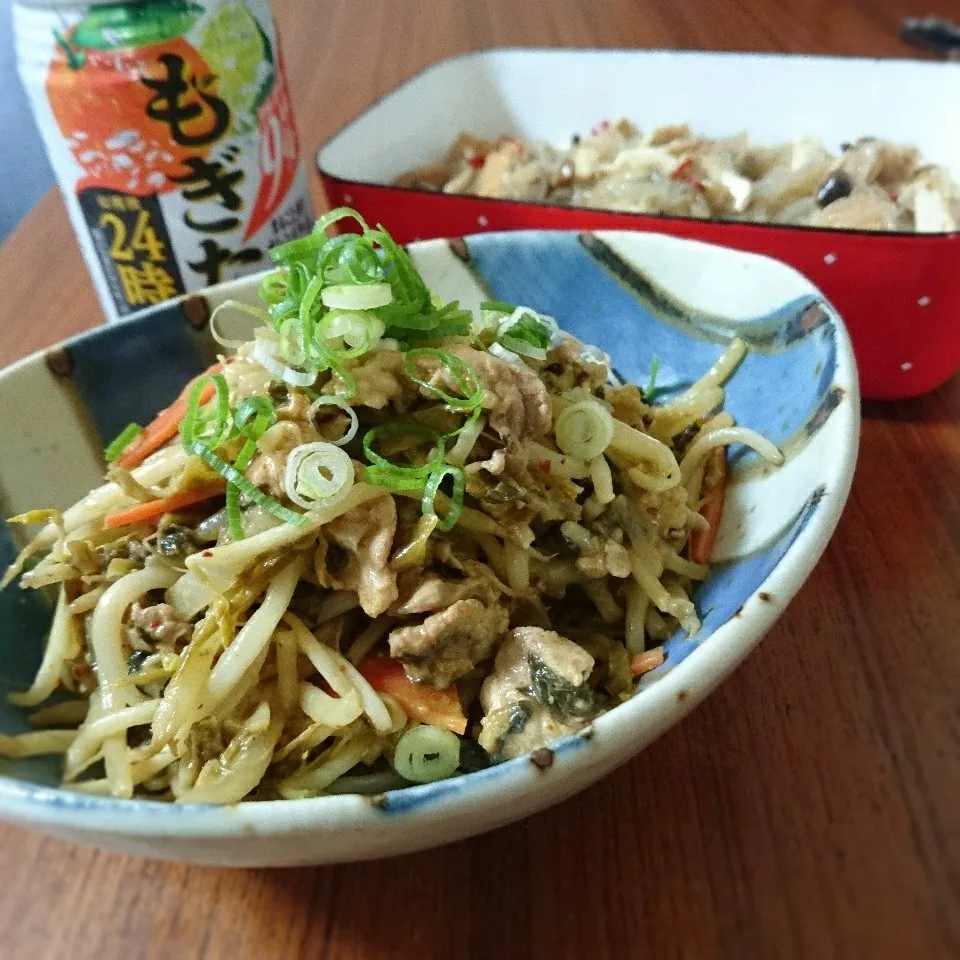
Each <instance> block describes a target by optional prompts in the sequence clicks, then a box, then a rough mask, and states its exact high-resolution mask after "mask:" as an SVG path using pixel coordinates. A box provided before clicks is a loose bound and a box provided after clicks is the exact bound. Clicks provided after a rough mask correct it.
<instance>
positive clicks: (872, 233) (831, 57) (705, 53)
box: [314, 46, 960, 240]
mask: <svg viewBox="0 0 960 960" xmlns="http://www.w3.org/2000/svg"><path fill="white" fill-rule="evenodd" d="M499 53H557V54H567V55H576V54H582V53H587V54H591V53H602V54H611V55H618V54H619V55H629V54H640V55H643V54H670V55H674V56H678V57H709V58H718V59H735V58H749V59H754V60H774V61H775V60H828V61H837V62H839V61H851V62H855V63H863V64H866V63H884V64H887V63H900V64H907V63H909V64H910V65H911V66H921V67H923V68H927V69H935V68H937V67H943V66H949V64H945V63H943V62H941V61H936V60H931V61H928V60H915V59H912V58H910V57H867V56H841V55H838V54H817V53H768V52H763V51H752V50H670V49H666V48H662V47H658V48H655V49H650V50H636V49H630V48H627V47H550V48H547V49H544V48H530V47H516V46H506V47H482V48H480V49H478V50H468V51H464V52H463V53H457V54H454V55H452V56H449V57H442V58H441V59H440V60H436V61H434V62H433V63H430V64H427V66H425V67H422V68H421V69H420V70H418V71H416V73H413V74H411V75H410V76H409V77H407V78H406V79H405V80H402V81H401V82H400V83H398V84H397V85H396V86H394V87H391V88H390V89H389V90H387V91H385V92H384V93H382V94H380V95H379V96H377V97H375V98H374V99H373V100H371V101H370V102H369V103H368V104H367V105H366V106H365V107H363V108H362V109H360V110H358V111H357V112H356V113H355V114H354V115H353V116H352V117H351V118H350V119H349V120H347V121H346V122H345V123H343V124H341V125H340V126H339V127H338V128H337V129H336V130H335V131H334V132H333V133H331V134H330V136H328V137H327V138H326V140H324V141H323V143H321V144H320V145H319V146H318V147H317V149H316V151H315V153H314V169H315V170H316V172H317V174H318V175H319V176H320V177H321V179H323V180H324V181H330V182H331V183H337V184H342V185H344V186H351V185H356V186H361V187H366V188H368V189H375V190H388V191H392V190H397V191H401V192H403V193H408V194H411V195H413V196H419V197H440V198H443V197H445V196H456V197H457V198H458V199H470V200H475V201H477V202H479V203H482V204H484V205H487V204H490V205H493V206H498V205H500V206H506V207H507V208H508V209H509V208H510V207H513V208H519V209H528V210H531V211H534V212H536V211H551V212H552V211H557V210H563V211H575V212H583V213H584V214H616V215H619V216H625V217H636V218H638V223H641V222H643V220H644V219H647V218H649V219H650V220H653V221H663V222H666V223H684V224H688V223H689V224H693V223H709V224H714V225H716V226H736V227H753V228H756V229H758V230H765V229H777V230H792V231H799V232H800V233H806V234H810V233H812V234H823V235H824V236H828V237H830V236H855V237H896V238H897V239H907V238H912V239H914V240H916V239H920V238H938V239H943V238H945V237H956V236H958V235H960V228H958V229H957V230H938V231H935V232H932V231H931V232H923V233H918V232H917V231H915V230H914V231H908V230H858V229H855V228H850V227H808V226H805V225H804V224H797V223H763V222H755V221H752V220H732V219H731V220H723V219H720V218H717V217H689V216H678V215H676V214H667V213H637V212H635V211H631V210H615V209H614V210H609V209H603V208H599V207H581V206H576V207H574V206H561V205H558V204H553V203H538V202H536V201H534V200H512V199H507V198H504V197H478V196H476V195H474V194H452V195H447V194H443V193H440V192H438V191H436V190H424V189H421V188H419V187H398V186H396V185H395V184H392V183H382V182H380V181H376V180H349V179H346V178H345V177H341V176H339V175H337V174H334V173H331V172H329V171H328V170H327V169H326V167H325V166H324V153H325V151H327V150H328V149H329V148H330V147H331V146H332V145H333V143H334V141H335V140H338V139H339V138H340V137H341V136H343V135H344V134H345V133H346V132H347V131H348V130H350V128H351V127H353V126H354V125H355V124H356V123H357V122H358V121H359V120H361V119H362V118H363V117H364V116H366V115H367V114H368V113H370V112H371V111H372V110H373V109H374V108H375V107H378V106H380V104H382V103H385V102H386V101H388V100H390V99H391V98H392V97H394V96H395V95H398V94H399V93H400V92H401V91H402V90H405V89H406V88H407V87H410V86H413V85H414V84H415V83H417V82H419V81H420V80H421V79H423V78H424V77H425V76H427V75H428V74H430V73H432V72H433V71H435V70H440V69H442V68H443V67H445V66H448V65H449V64H452V63H457V62H460V61H468V60H473V59H479V58H482V57H484V56H487V55H489V54H499ZM626 229H629V228H626ZM637 229H643V228H642V227H640V226H638V227H637Z"/></svg>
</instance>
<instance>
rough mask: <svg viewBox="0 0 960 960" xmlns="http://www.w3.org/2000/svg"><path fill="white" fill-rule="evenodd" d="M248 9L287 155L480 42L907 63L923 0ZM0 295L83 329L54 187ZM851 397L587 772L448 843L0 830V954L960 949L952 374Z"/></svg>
mask: <svg viewBox="0 0 960 960" xmlns="http://www.w3.org/2000/svg"><path fill="white" fill-rule="evenodd" d="M274 6H275V8H276V11H277V15H278V18H279V21H280V27H281V32H282V35H283V38H284V43H285V47H286V54H287V62H288V69H289V72H290V79H291V82H292V86H293V89H294V92H295V95H296V100H297V102H298V104H299V123H300V129H301V133H302V135H303V139H304V141H305V143H306V146H307V152H308V153H310V152H311V150H312V148H313V147H314V146H315V145H316V144H318V143H319V142H321V141H322V140H323V139H324V138H325V137H326V136H328V135H329V134H330V133H332V132H333V131H334V130H335V129H337V128H338V127H339V126H340V125H341V124H342V123H343V122H345V121H346V120H347V119H349V118H350V117H351V116H353V115H354V114H355V113H356V112H357V111H358V110H360V109H361V108H362V107H363V106H364V105H365V104H366V103H368V102H369V101H370V100H372V99H373V98H374V97H376V96H378V95H379V94H381V93H383V92H384V91H386V90H388V89H389V88H390V87H392V86H393V85H394V84H395V83H397V82H398V81H399V80H401V79H403V78H404V77H407V76H409V75H410V74H412V73H414V72H415V71H417V70H418V69H420V68H421V67H423V66H425V65H426V64H428V63H430V62H432V61H433V60H436V59H438V58H440V57H443V56H446V55H449V54H453V53H457V52H461V51H466V50H470V49H474V48H477V47H485V46H493V45H503V44H513V45H568V46H571V45H572V46H627V47H655V46H663V47H703V48H713V49H744V48H747V49H758V50H786V51H809V52H830V53H840V54H870V55H878V56H889V55H894V56H896V55H900V56H904V55H910V51H909V50H908V48H906V47H904V46H903V45H902V44H901V43H900V42H899V41H898V40H897V28H898V24H899V22H900V19H901V18H902V17H903V16H905V15H917V14H923V13H928V12H930V9H929V8H928V6H927V5H926V4H925V3H923V2H922V0H905V2H903V3H898V2H897V0H859V2H857V3H856V4H843V3H837V4H830V3H825V2H814V0H796V2H794V3H793V4H791V5H789V6H788V4H787V3H785V2H782V0H781V2H778V0H672V2H668V3H664V2H662V0H616V2H608V3H606V4H600V3H597V2H590V0H563V2H553V3H549V2H543V3H536V4H534V3H521V2H518V0H468V2H462V3H456V2H453V0H448V2H445V3H426V2H423V0H390V2H369V3H359V2H358V3H346V2H330V0H326V2H321V0H275V3H274ZM939 9H940V10H944V9H945V8H944V7H943V6H941V7H940V8H939ZM955 12H956V11H955ZM0 291H2V301H0V304H2V305H0V316H2V320H0V363H2V364H6V363H9V362H10V361H13V360H15V359H17V358H18V357H20V356H22V355H24V354H26V353H27V352H29V351H31V350H34V349H36V348H38V347H43V346H47V345H48V344H51V343H53V342H54V341H55V340H57V339H59V338H60V337H63V336H66V335H68V334H72V333H74V332H76V331H78V330H82V329H84V328H85V327H88V326H91V325H92V324H94V323H96V322H98V320H99V316H100V312H99V308H98V305H97V303H96V300H95V298H94V295H93V291H92V288H91V285H90V281H89V278H88V275H87V272H86V270H85V268H84V266H83V264H82V262H81V259H80V254H79V252H78V250H77V247H76V245H75V243H74V240H73V236H72V233H71V232H70V227H69V225H68V223H67V218H66V216H65V214H64V209H63V206H62V204H61V201H60V199H59V197H58V196H55V195H50V196H48V197H46V198H45V199H44V201H43V202H42V203H41V204H40V205H39V206H38V208H37V209H36V210H35V211H34V212H33V213H32V214H31V215H30V216H29V217H28V218H27V220H26V221H25V222H24V223H23V225H22V226H21V227H20V228H19V230H17V232H16V233H15V234H14V235H13V236H12V237H11V238H10V239H9V240H8V241H7V243H6V244H5V245H4V246H3V249H2V250H0ZM864 414H865V422H864V429H863V445H862V450H861V458H860V466H859V469H858V472H857V477H856V481H855V483H854V489H853V494H852V496H851V499H850V503H849V505H848V507H847V510H846V513H845V515H844V517H843V520H842V521H841V523H840V528H839V530H838V531H837V534H836V536H835V538H834V540H833V543H832V544H831V546H830V548H829V549H828V551H827V553H826V556H825V557H824V558H823V560H822V561H821V563H820V565H819V566H818V568H817V569H816V571H815V572H814V574H813V576H812V577H811V579H810V581H809V583H808V584H807V586H806V587H805V588H804V589H803V590H802V591H801V592H800V595H799V596H798V597H797V599H796V600H795V601H794V603H793V606H792V607H791V608H790V609H789V610H788V611H787V613H786V615H785V616H784V617H783V619H782V620H781V621H780V623H779V624H778V626H777V627H776V628H775V629H774V630H773V631H772V632H771V633H770V635H769V636H768V637H767V639H766V640H765V641H764V642H763V644H762V645H761V646H760V648H759V649H758V650H757V652H756V653H754V654H753V656H752V657H751V658H750V659H749V661H748V662H747V663H746V664H745V665H744V666H743V667H742V668H741V669H740V670H739V671H738V672H737V673H736V674H735V675H734V676H733V677H732V678H731V679H730V680H729V681H728V682H727V683H726V684H724V685H723V686H722V687H721V688H720V690H719V691H718V692H717V693H716V694H714V695H713V696H712V697H711V698H710V699H709V700H708V701H707V702H706V703H705V704H704V705H703V706H702V707H700V708H699V709H698V710H697V711H696V712H695V713H694V714H693V715H692V716H691V717H689V718H688V719H687V720H686V721H684V722H683V723H681V724H680V725H679V726H678V727H677V728H675V729H674V730H672V731H671V732H670V733H668V734H667V735H666V736H664V737H663V738H662V739H661V740H660V741H659V742H658V743H656V744H655V745H654V746H653V747H651V748H650V749H649V750H647V751H646V753H644V754H643V755H642V756H640V757H638V758H637V759H636V760H634V761H633V762H632V763H630V764H629V765H628V766H626V767H624V768H623V769H621V770H619V771H618V772H617V773H615V774H614V775H613V776H611V777H609V778H607V779H606V780H605V781H603V782H602V783H601V784H599V785H598V786H596V787H594V788H592V789H591V790H588V791H587V792H586V793H584V794H582V795H581V796H579V797H576V798H574V799H573V800H570V801H568V802H567V803H565V804H563V805H562V806H560V807H557V808H555V809H553V810H550V811H548V812H546V813H543V814H541V815H539V816H537V817H534V818H532V819H530V820H528V821H526V822H523V823H519V824H516V825H514V826H511V827H507V828H504V829H502V830H500V831H498V832H496V833H494V834H491V835H488V836H484V837H479V838H476V839H473V840H469V841H466V842H464V843H460V844H457V845H456V846H452V847H448V848H446V849H441V850H436V851H433V852H430V853H424V854H420V855H416V856H409V857H405V858H401V859H398V860H393V861H386V862H382V863H367V864H359V865H350V866H340V867H333V868H323V869H312V870H289V871H268V870H260V871H256V870H251V871H242V872H241V871H226V870H215V869H205V868H191V867H184V866H178V865H171V864H163V863H152V862H145V861H141V860H135V859H128V858H125V857H122V856H117V855H113V854H105V853H100V852H95V851H91V850H87V849H82V848H78V847H72V846H67V845H66V844H63V843H60V842H55V841H53V840H48V839H45V838H44V837H42V836H40V835H39V834H34V833H29V832H26V831H22V830H17V829H12V828H0V889H2V891H3V893H2V895H0V944H2V946H0V956H2V957H4V958H8V960H19V958H27V957H29V958H31V960H39V958H48V957H55V958H60V957H70V958H86V957H96V958H98V960H112V958H123V960H132V958H139V957H174V958H178V960H180V958H183V960H187V958H193V957H203V958H215V957H225V958H230V960H237V958H241V957H256V958H260V957H266V958H274V957H276V958H296V957H300V956H303V957H324V958H328V960H342V958H348V957H357V958H359V957H364V958H367V957H388V956H389V957H407V956H409V957H417V958H430V957H438V958H443V960H448V958H451V957H475V958H478V960H479V958H487V957H501V956H503V957H508V956H510V957H512V956H524V957H530V956H533V957H551V958H552V957H578V958H581V957H582V958H593V957H633V956H650V957H658V958H673V957H683V958H695V960H700V958H712V957H725V958H727V957H729V958H738V960H749V958H764V960H765V958H792V957H811V958H814V957H815V958H818V960H820V958H832V957H844V958H856V960H859V958H888V957H889V958H904V960H907V958H921V957H922V958H941V957H943V958H946V957H957V956H960V709H958V708H960V577H958V573H960V482H958V481H960V423H958V420H960V378H958V379H956V380H954V382H953V383H952V384H949V385H947V386H946V387H943V388H942V389H940V390H939V391H937V392H936V393H935V394H933V395H931V396H928V397H925V398H923V399H920V400H915V401H911V402H906V403H898V404H887V405H880V404H867V405H866V407H865V409H864Z"/></svg>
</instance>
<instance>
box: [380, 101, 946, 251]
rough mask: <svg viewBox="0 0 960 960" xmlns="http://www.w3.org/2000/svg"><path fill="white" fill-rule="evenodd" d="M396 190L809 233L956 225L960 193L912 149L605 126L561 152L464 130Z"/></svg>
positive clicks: (933, 229)
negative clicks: (832, 146)
mask: <svg viewBox="0 0 960 960" xmlns="http://www.w3.org/2000/svg"><path fill="white" fill-rule="evenodd" d="M396 185H397V186H403V187H415V188H418V189H422V190H439V191H443V192H444V193H461V194H473V195H476V196H480V197H494V198H497V199H504V200H525V201H528V202H533V203H549V204H555V205H560V206H572V207H590V208H593V209H597V210H622V211H625V212H629V213H655V214H668V215H671V216H682V217H700V218H703V219H719V220H742V221H748V222H755V223H788V224H795V225H798V226H805V227H826V228H834V229H838V228H839V229H850V230H884V231H905V232H913V231H915V232H917V233H940V232H948V231H953V230H956V229H957V224H958V223H960V187H958V186H957V184H956V183H955V182H954V180H953V179H952V178H951V176H950V174H949V172H948V171H947V170H946V169H944V168H943V167H939V166H933V165H931V164H927V163H924V161H923V160H922V158H921V156H920V151H919V150H918V149H917V148H916V147H913V146H904V145H900V144H894V143H888V142H886V141H884V140H877V139H875V138H873V137H866V138H863V139H861V140H858V141H856V143H848V144H844V145H843V149H842V150H841V152H840V154H839V155H837V156H835V155H833V154H832V153H830V151H829V150H827V148H826V147H825V146H824V145H823V144H822V143H821V142H820V141H818V140H816V139H814V138H811V137H802V138H800V139H797V140H793V141H791V142H789V143H786V144H781V145H779V146H771V147H767V146H759V145H757V144H755V143H751V141H750V139H749V138H748V137H747V135H746V134H745V133H741V134H737V135H736V136H731V137H723V138H719V139H716V138H712V137H704V136H700V135H698V134H696V133H694V132H693V131H692V130H691V129H690V127H689V126H687V125H686V124H671V125H669V126H665V127H658V128H656V129H654V130H652V131H651V132H649V133H647V134H643V133H642V132H641V131H640V130H638V129H637V128H636V127H635V126H634V125H633V124H631V123H630V122H629V121H627V120H623V119H621V120H617V121H616V122H614V123H610V122H607V121H604V122H602V123H600V124H598V125H597V126H596V127H595V128H594V129H593V132H592V133H591V134H590V136H588V137H583V138H580V137H574V138H573V141H572V143H571V144H570V146H569V147H566V148H564V149H559V148H557V147H554V146H551V145H550V144H549V143H543V142H536V143H532V142H525V141H523V140H521V139H518V138H517V137H500V138H499V139H497V140H484V139H482V138H479V137H475V136H473V135H471V134H467V133H464V134H461V135H460V136H459V137H458V138H457V139H456V140H455V141H454V143H453V145H452V146H451V147H450V150H449V151H448V153H447V155H446V157H445V158H444V159H443V160H442V162H440V163H431V164H428V165H426V166H424V167H421V168H419V169H417V170H413V171H411V172H409V173H406V174H404V175H403V176H401V177H399V178H398V179H397V181H396Z"/></svg>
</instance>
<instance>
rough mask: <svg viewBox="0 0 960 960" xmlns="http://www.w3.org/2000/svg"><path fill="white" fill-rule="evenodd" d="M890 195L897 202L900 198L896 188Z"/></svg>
mask: <svg viewBox="0 0 960 960" xmlns="http://www.w3.org/2000/svg"><path fill="white" fill-rule="evenodd" d="M888 195H889V197H890V199H891V200H892V201H893V202H894V203H896V202H897V200H898V199H899V198H900V194H899V193H897V191H896V190H890V191H889V194H888Z"/></svg>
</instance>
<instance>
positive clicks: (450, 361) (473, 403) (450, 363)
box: [404, 347, 483, 410]
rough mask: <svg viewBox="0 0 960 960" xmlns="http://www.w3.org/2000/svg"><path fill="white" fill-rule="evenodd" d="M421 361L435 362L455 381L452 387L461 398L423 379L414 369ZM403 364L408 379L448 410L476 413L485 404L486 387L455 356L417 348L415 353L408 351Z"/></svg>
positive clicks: (443, 351) (430, 349)
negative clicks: (427, 359)
mask: <svg viewBox="0 0 960 960" xmlns="http://www.w3.org/2000/svg"><path fill="white" fill-rule="evenodd" d="M421 358H430V359H433V360H436V361H437V362H438V363H439V365H440V367H441V368H442V369H443V371H444V373H445V374H446V375H447V377H448V378H449V379H450V380H451V381H452V382H453V385H454V386H455V387H456V388H457V390H459V391H460V396H454V395H453V394H450V393H447V392H446V391H445V390H442V389H441V388H440V387H438V386H437V385H436V384H434V383H431V382H430V380H424V379H423V377H421V376H420V374H419V373H418V372H417V368H416V366H415V364H416V361H417V360H419V359H421ZM404 362H405V364H406V369H407V376H408V377H409V378H410V379H411V380H412V381H413V382H414V383H416V384H417V385H418V386H420V387H422V388H423V389H424V390H427V391H428V392H430V393H432V394H434V395H435V396H438V397H439V398H440V399H441V400H443V402H444V403H445V404H446V405H447V406H448V407H452V408H453V409H454V410H475V409H476V408H477V407H479V406H480V405H481V404H482V403H483V387H482V386H481V385H480V381H479V380H478V379H477V375H476V374H475V373H474V372H473V370H472V369H471V368H470V366H469V364H467V363H466V362H465V361H463V360H461V359H460V358H459V357H457V356H454V355H453V354H452V353H447V351H446V350H438V349H437V348H436V347H417V348H415V349H414V350H408V351H407V355H406V357H405V358H404Z"/></svg>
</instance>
